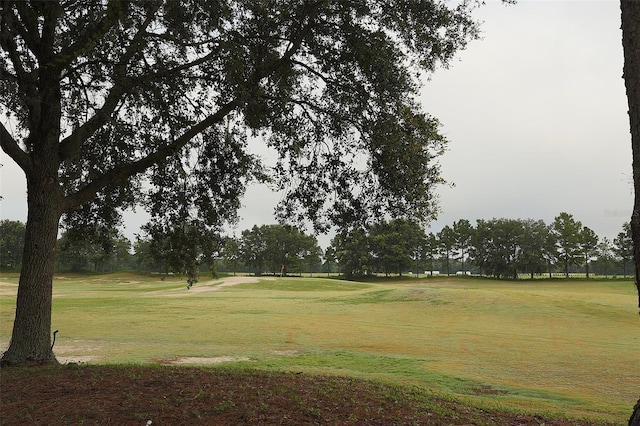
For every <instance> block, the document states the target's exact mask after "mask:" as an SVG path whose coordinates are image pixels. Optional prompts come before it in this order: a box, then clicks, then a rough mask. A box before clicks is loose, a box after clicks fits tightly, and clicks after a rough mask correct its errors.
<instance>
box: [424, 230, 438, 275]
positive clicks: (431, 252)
mask: <svg viewBox="0 0 640 426" xmlns="http://www.w3.org/2000/svg"><path fill="white" fill-rule="evenodd" d="M438 252H439V250H438V239H437V237H436V236H435V234H434V233H433V232H429V233H428V234H427V235H426V238H425V244H424V246H423V260H424V264H425V266H426V268H427V270H428V271H429V274H430V275H431V274H433V271H434V267H433V265H434V261H435V259H436V256H437V255H438Z"/></svg>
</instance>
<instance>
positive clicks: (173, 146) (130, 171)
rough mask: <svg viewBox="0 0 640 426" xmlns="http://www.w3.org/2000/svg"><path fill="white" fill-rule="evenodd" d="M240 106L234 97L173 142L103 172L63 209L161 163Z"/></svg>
mask: <svg viewBox="0 0 640 426" xmlns="http://www.w3.org/2000/svg"><path fill="white" fill-rule="evenodd" d="M238 106H239V101H238V100H237V99H234V100H233V101H231V102H229V103H227V104H225V105H223V106H222V107H221V108H220V109H219V110H218V111H217V112H216V113H215V114H213V115H210V116H209V117H207V118H206V119H204V120H202V121H201V122H199V123H198V124H196V125H194V126H192V127H191V128H190V129H189V130H188V131H186V132H185V133H183V134H182V136H180V137H178V138H177V139H175V140H174V141H173V142H171V143H169V144H167V145H165V146H163V147H161V148H159V149H158V150H156V151H154V152H153V153H151V154H149V155H147V156H146V157H143V158H141V159H139V160H137V161H134V162H132V163H128V164H122V165H119V166H116V167H114V168H113V169H111V170H110V171H108V172H106V173H103V174H102V175H100V176H98V177H97V178H95V179H93V180H92V181H91V182H90V183H89V184H87V185H86V186H85V187H84V188H82V189H80V190H79V191H78V192H76V193H75V194H72V195H69V196H67V197H66V198H65V200H64V206H63V211H64V212H69V211H71V210H73V209H75V208H77V207H78V206H80V205H82V204H84V203H86V202H88V201H91V200H92V199H93V198H95V196H96V194H97V193H98V192H99V191H101V190H102V189H103V188H105V187H106V186H108V185H110V184H113V183H114V182H118V181H122V180H125V179H127V178H129V177H131V176H134V175H137V174H139V173H142V172H144V171H145V170H147V169H148V168H150V167H151V166H153V165H154V164H157V163H160V162H162V161H163V160H165V159H167V158H169V157H171V156H172V155H174V154H176V153H177V152H178V151H180V150H181V149H182V148H184V146H185V145H187V143H189V141H191V140H192V139H193V138H194V137H196V136H197V135H199V134H200V133H202V132H203V131H205V130H206V129H208V128H209V127H211V126H213V125H215V124H217V123H220V122H221V121H222V119H223V118H224V117H226V116H227V114H229V113H230V112H231V111H233V110H234V109H235V108H237V107H238Z"/></svg>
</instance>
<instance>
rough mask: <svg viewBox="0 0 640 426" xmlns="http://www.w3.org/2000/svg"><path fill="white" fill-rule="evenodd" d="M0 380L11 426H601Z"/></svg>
mask: <svg viewBox="0 0 640 426" xmlns="http://www.w3.org/2000/svg"><path fill="white" fill-rule="evenodd" d="M1 373H2V374H0V400H1V401H2V414H1V423H2V424H7V425H14V424H29V425H47V426H57V425H67V424H105V425H106V424H109V425H144V424H149V423H148V422H151V423H150V424H151V425H152V426H159V425H223V426H224V425H354V424H367V425H392V424H395V425H481V424H482V425H504V426H507V425H509V426H510V425H523V426H528V425H531V426H539V425H541V424H544V425H547V426H568V425H573V426H587V425H596V424H598V425H601V426H602V425H603V424H604V423H596V422H591V421H587V420H573V419H554V418H548V417H542V416H538V415H531V414H517V413H513V412H500V411H497V410H483V409H480V408H475V407H472V406H468V405H465V404H462V403H460V402H456V401H452V400H448V399H444V398H441V397H437V396H434V395H433V394H430V393H428V392H427V391H422V390H419V389H415V388H411V389H410V388H403V387H394V386H388V385H383V384H379V383H375V382H368V381H363V380H357V379H353V378H343V377H326V376H313V375H306V374H295V373H271V372H264V371H255V370H245V371H238V370H237V369H234V370H227V369H224V368H222V369H221V368H211V367H210V368H194V367H182V366H181V367H179V366H135V365H131V366H92V365H77V364H70V365H64V366H45V367H9V368H6V367H5V368H3V369H2V372H1Z"/></svg>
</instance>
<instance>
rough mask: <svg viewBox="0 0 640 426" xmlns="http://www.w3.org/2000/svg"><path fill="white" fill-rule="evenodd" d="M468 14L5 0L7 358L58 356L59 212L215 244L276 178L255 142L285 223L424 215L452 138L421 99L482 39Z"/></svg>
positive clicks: (370, 5) (188, 265)
mask: <svg viewBox="0 0 640 426" xmlns="http://www.w3.org/2000/svg"><path fill="white" fill-rule="evenodd" d="M472 9H473V5H472V4H471V3H467V2H461V3H458V4H454V5H452V6H451V7H449V5H448V4H447V3H444V2H437V1H434V0H402V1H397V2H387V1H379V0H367V1H350V2H324V1H289V0H284V1H280V0H279V1H260V2H254V1H242V0H237V1H233V0H228V1H217V2H212V1H209V0H186V1H183V2H175V1H162V0H159V1H145V2H132V1H124V0H122V1H119V0H110V1H103V2H70V1H65V2H62V1H54V0H51V1H36V0H32V1H23V0H16V1H11V0H5V1H3V2H2V3H1V10H0V15H1V17H2V19H1V20H0V46H1V48H2V55H1V56H0V58H1V59H0V63H1V68H0V69H1V72H2V79H1V80H0V94H1V95H2V99H3V102H2V104H1V105H0V109H1V110H2V113H3V114H4V115H5V116H6V117H8V119H9V120H11V123H12V125H11V126H8V128H9V129H11V132H10V131H9V130H7V126H5V124H4V123H3V124H1V125H0V145H1V146H2V149H3V151H4V152H5V153H6V154H7V155H8V156H9V157H11V158H12V159H13V160H14V161H15V162H16V163H17V164H18V165H19V167H20V168H21V169H22V170H23V171H24V173H25V175H26V177H27V192H28V197H27V204H28V210H29V215H28V219H27V223H26V232H25V245H26V246H27V247H28V248H29V250H26V251H25V254H26V255H25V257H24V258H23V262H22V271H21V275H20V284H19V291H18V299H17V308H16V319H15V322H14V330H13V334H12V338H11V344H10V346H9V349H8V351H7V352H5V353H4V355H3V362H5V363H20V362H23V361H25V360H26V359H27V358H30V359H34V360H51V359H53V353H52V350H51V347H50V341H51V294H52V277H53V268H54V254H53V253H55V245H56V239H57V234H58V227H59V224H60V219H61V217H62V215H65V214H70V213H72V212H76V214H78V216H79V217H84V222H85V223H93V224H104V225H107V226H108V225H109V224H110V223H111V222H113V221H114V219H115V218H117V216H118V215H119V212H120V208H122V207H127V206H131V205H133V204H135V203H137V202H140V201H141V200H143V202H144V205H145V207H146V208H147V209H148V211H149V212H150V213H151V217H152V220H151V222H152V223H151V224H150V225H149V228H148V229H147V230H148V232H149V234H150V237H151V238H152V239H154V241H155V240H158V239H159V238H160V236H166V237H167V238H169V240H170V242H169V243H168V246H171V247H173V246H174V245H175V244H183V243H185V242H188V240H187V239H185V238H183V237H184V236H189V235H194V234H193V233H195V232H196V231H195V230H194V229H196V228H198V231H197V232H198V234H200V235H204V234H209V233H215V232H218V231H219V230H220V229H221V228H220V227H221V226H222V224H223V223H224V222H225V221H233V220H234V219H235V218H236V211H237V208H238V206H239V203H240V201H239V199H240V196H241V195H242V194H243V192H244V188H245V185H246V183H247V181H248V180H250V179H253V178H258V179H265V178H266V176H265V175H264V173H263V171H262V169H261V167H260V165H259V161H258V160H257V159H256V158H255V157H254V156H252V155H251V154H249V153H248V151H247V146H246V136H247V135H248V134H255V135H259V136H262V137H263V140H266V141H267V144H268V145H269V146H271V147H273V148H274V149H275V150H276V151H277V153H278V154H279V158H280V162H279V164H278V166H277V167H275V168H274V171H275V176H273V182H274V183H276V185H277V186H278V187H279V188H281V189H285V190H286V192H287V194H286V196H285V197H283V200H284V203H283V204H282V205H281V206H280V210H279V211H280V214H281V215H283V216H287V217H291V218H301V217H303V216H305V217H307V218H309V219H310V220H311V221H312V222H313V223H314V224H315V226H316V227H317V228H319V229H324V228H326V227H327V226H329V224H331V223H335V224H338V225H340V226H343V225H344V226H346V225H348V224H350V223H353V222H355V221H363V220H365V218H366V217H367V216H370V217H371V216H377V215H379V214H381V213H384V212H388V213H390V214H392V215H394V216H402V217H407V218H415V219H417V220H426V219H428V218H429V217H431V216H432V214H433V212H434V208H433V207H434V206H433V204H434V200H433V197H432V192H431V190H432V188H433V186H434V185H436V184H438V183H440V182H441V181H442V179H441V178H440V175H439V168H438V165H437V162H436V161H434V157H435V156H437V155H439V154H440V153H441V152H442V149H443V144H444V143H445V140H444V138H443V137H442V136H441V135H440V134H439V133H438V126H439V124H438V122H437V120H436V119H434V118H433V117H430V116H428V115H426V114H425V113H423V112H422V111H421V109H420V107H419V106H418V104H417V101H416V98H417V94H418V92H419V83H418V81H419V80H418V79H419V78H420V77H422V76H423V75H424V73H425V72H430V71H432V70H434V69H435V67H436V66H438V65H439V64H446V63H448V62H449V60H450V59H451V58H452V57H453V55H454V54H455V52H456V51H457V50H458V49H460V48H463V47H464V46H465V45H466V43H467V42H468V41H469V40H470V39H473V38H475V37H477V34H478V29H477V25H476V24H475V23H474V22H473V21H472V19H471V18H470V13H471V10H472ZM143 183H144V184H143ZM88 205H90V207H88V208H84V209H83V208H81V207H82V206H88ZM377 217H380V216H377ZM175 247H176V250H175V251H174V252H175V253H177V254H178V255H179V259H177V260H175V261H173V260H172V261H171V267H172V268H178V267H180V268H184V269H183V270H185V271H187V272H189V275H191V272H192V271H193V266H194V265H195V263H194V260H188V259H186V258H185V257H184V256H185V255H187V254H189V255H197V254H198V253H199V250H198V248H197V247H191V246H189V245H187V246H185V247H179V246H175ZM27 289H29V290H28V291H27ZM31 289H33V291H32V290H31Z"/></svg>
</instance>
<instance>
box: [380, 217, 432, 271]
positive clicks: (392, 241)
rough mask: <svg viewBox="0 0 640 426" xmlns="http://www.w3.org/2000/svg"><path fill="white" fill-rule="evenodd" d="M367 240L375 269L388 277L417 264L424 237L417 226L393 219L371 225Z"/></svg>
mask: <svg viewBox="0 0 640 426" xmlns="http://www.w3.org/2000/svg"><path fill="white" fill-rule="evenodd" d="M369 239H370V247H371V253H372V255H373V259H372V260H373V262H374V265H375V266H376V267H377V268H376V269H378V270H381V271H382V272H384V273H385V275H387V276H388V275H389V273H395V274H399V275H402V273H403V271H407V270H409V269H411V267H412V266H413V265H415V264H416V263H417V261H418V260H419V258H420V253H421V251H422V247H423V246H424V244H425V239H426V235H425V233H424V230H423V229H422V227H421V226H420V225H419V224H417V223H415V222H410V221H407V220H402V219H395V220H390V221H388V222H387V221H382V222H379V223H376V224H374V225H372V226H371V227H370V228H369Z"/></svg>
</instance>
